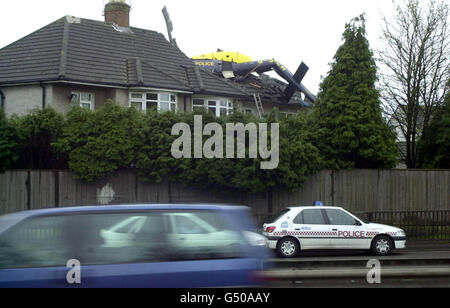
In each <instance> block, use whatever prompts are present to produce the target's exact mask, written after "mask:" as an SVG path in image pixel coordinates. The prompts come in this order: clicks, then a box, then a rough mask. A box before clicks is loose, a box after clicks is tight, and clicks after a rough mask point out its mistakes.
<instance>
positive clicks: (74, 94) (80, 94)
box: [72, 91, 95, 110]
mask: <svg viewBox="0 0 450 308" xmlns="http://www.w3.org/2000/svg"><path fill="white" fill-rule="evenodd" d="M83 95H90V96H91V100H89V101H88V100H83V99H82V97H83ZM75 97H78V107H81V108H83V107H82V105H83V104H89V110H94V109H95V94H94V93H91V92H81V91H72V104H74V101H73V100H74V99H75Z"/></svg>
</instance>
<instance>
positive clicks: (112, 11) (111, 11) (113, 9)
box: [105, 0, 131, 27]
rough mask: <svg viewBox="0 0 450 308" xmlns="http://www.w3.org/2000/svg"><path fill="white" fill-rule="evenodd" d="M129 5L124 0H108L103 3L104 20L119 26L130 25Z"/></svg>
mask: <svg viewBox="0 0 450 308" xmlns="http://www.w3.org/2000/svg"><path fill="white" fill-rule="evenodd" d="M130 10H131V7H130V6H129V5H128V4H127V3H126V1H125V0H109V3H107V4H106V5H105V22H110V23H116V24H117V25H118V26H120V27H129V26H130Z"/></svg>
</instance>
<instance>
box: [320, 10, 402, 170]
mask: <svg viewBox="0 0 450 308" xmlns="http://www.w3.org/2000/svg"><path fill="white" fill-rule="evenodd" d="M343 41H344V43H343V44H342V46H340V47H339V49H338V50H337V52H336V55H335V56H334V62H333V63H331V70H330V72H329V73H328V76H327V77H326V78H325V79H324V80H323V81H322V83H321V85H320V91H319V99H318V102H317V104H316V106H315V108H314V112H313V116H312V120H313V121H314V123H313V125H314V126H315V129H316V133H315V145H316V146H317V147H318V148H319V150H320V151H321V154H322V155H323V156H324V159H325V167H326V168H331V169H347V168H392V167H394V166H395V164H396V161H397V155H398V149H397V145H396V143H395V135H394V133H393V132H392V130H391V129H390V128H389V126H388V125H387V123H386V121H385V120H384V118H383V117H382V110H381V107H380V104H381V103H380V94H379V91H378V90H377V88H376V85H375V84H376V82H377V66H376V64H375V61H374V59H373V53H372V51H371V50H370V47H369V42H368V40H367V38H366V27H365V18H364V15H361V16H359V17H357V18H354V19H352V21H351V22H350V23H348V24H346V26H345V31H344V33H343Z"/></svg>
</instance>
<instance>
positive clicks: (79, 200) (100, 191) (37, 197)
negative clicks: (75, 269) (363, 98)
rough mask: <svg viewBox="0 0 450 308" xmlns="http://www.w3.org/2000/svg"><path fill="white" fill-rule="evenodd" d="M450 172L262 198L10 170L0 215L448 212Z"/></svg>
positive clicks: (377, 174) (361, 177) (0, 184)
mask: <svg viewBox="0 0 450 308" xmlns="http://www.w3.org/2000/svg"><path fill="white" fill-rule="evenodd" d="M449 199H450V170H352V171H339V172H335V171H322V172H320V173H318V174H316V175H315V176H312V177H311V178H310V179H309V180H308V181H307V182H306V183H305V184H304V185H303V187H302V188H301V189H297V190H295V191H292V192H287V191H281V190H276V191H272V192H267V193H260V194H254V195H249V194H243V193H214V194H213V193H211V192H209V191H206V190H204V189H202V188H193V187H185V186H183V185H180V184H177V183H170V182H163V183H160V184H151V183H143V182H141V181H139V180H138V179H137V177H136V175H135V174H134V173H133V172H132V171H120V172H117V173H116V174H114V175H112V176H110V177H108V178H106V179H104V180H102V181H98V182H95V183H89V184H86V183H83V182H80V181H77V180H75V179H74V177H73V175H72V174H71V173H70V172H68V171H26V170H25V171H23V170H21V171H7V172H5V173H2V174H0V215H4V214H7V213H13V212H18V211H24V210H32V209H42V208H53V207H68V206H83V205H102V204H124V203H225V204H241V205H247V206H250V207H251V208H252V209H253V212H254V214H255V215H257V216H258V215H270V214H272V213H277V212H278V211H280V210H281V209H283V208H285V207H287V206H300V205H310V204H312V203H313V202H314V201H317V200H320V201H323V202H324V203H325V204H326V205H328V204H329V205H337V206H343V207H345V208H346V209H348V210H350V211H353V212H383V211H431V210H449V209H450V200H449Z"/></svg>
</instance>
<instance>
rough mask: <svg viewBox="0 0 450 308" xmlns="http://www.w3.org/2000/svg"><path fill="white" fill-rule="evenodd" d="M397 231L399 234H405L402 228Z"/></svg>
mask: <svg viewBox="0 0 450 308" xmlns="http://www.w3.org/2000/svg"><path fill="white" fill-rule="evenodd" d="M397 233H398V234H399V235H400V236H406V233H405V231H404V230H402V229H400V230H399V231H398V232H397Z"/></svg>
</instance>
